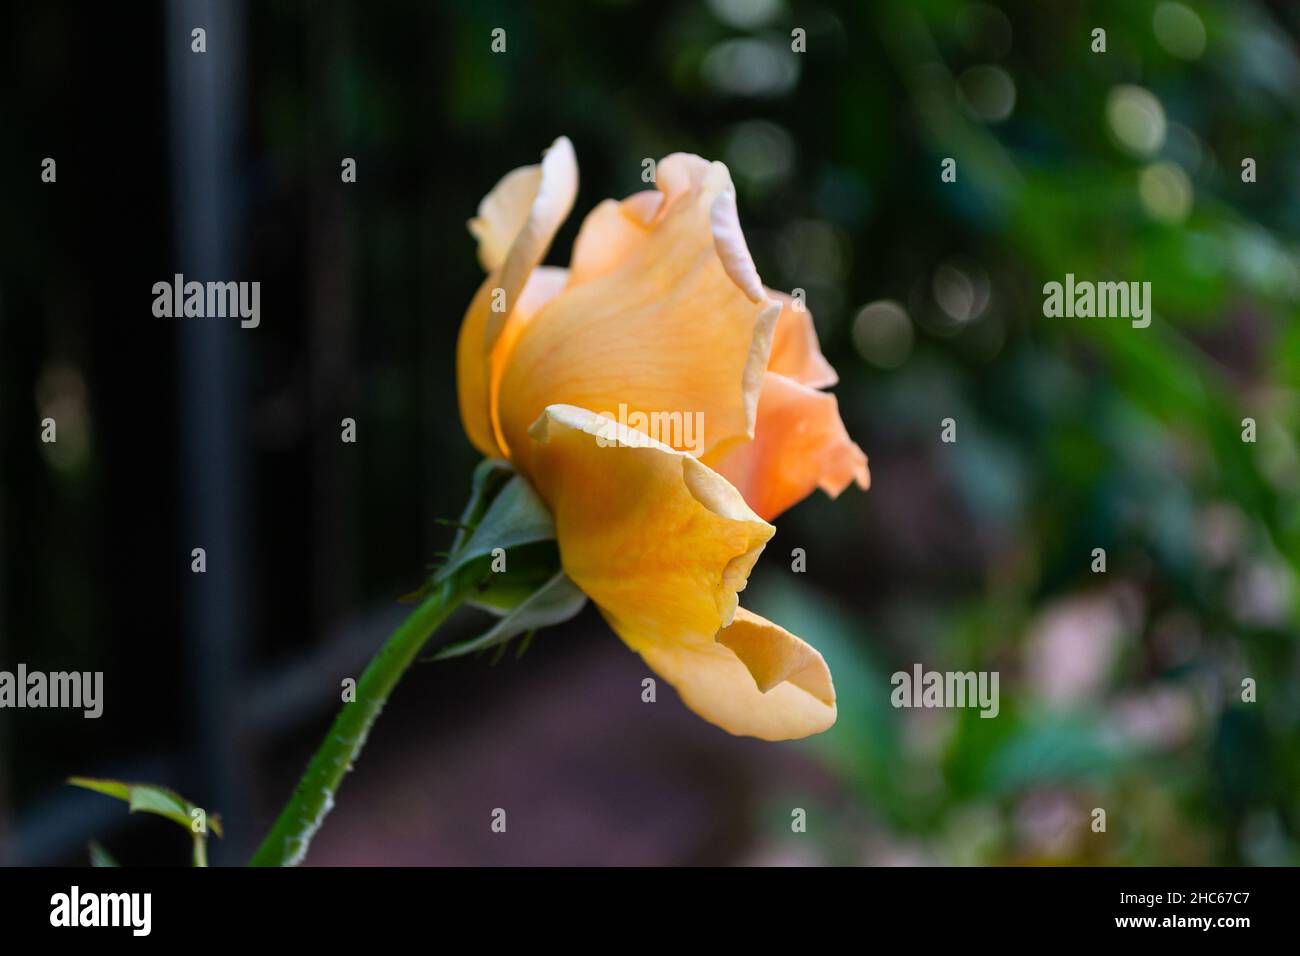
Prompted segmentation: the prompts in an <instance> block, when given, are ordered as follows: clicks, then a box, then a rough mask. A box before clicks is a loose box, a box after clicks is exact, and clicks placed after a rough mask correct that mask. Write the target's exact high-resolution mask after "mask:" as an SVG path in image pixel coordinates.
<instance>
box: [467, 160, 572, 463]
mask: <svg viewBox="0 0 1300 956" xmlns="http://www.w3.org/2000/svg"><path fill="white" fill-rule="evenodd" d="M577 191H578V164H577V160H576V159H575V158H574V155H573V146H572V144H570V143H569V141H568V140H567V139H566V138H565V137H563V136H561V137H560V138H559V139H557V140H556V141H555V142H554V143H553V144H552V145H551V148H550V149H549V150H547V151H546V154H545V155H544V156H543V158H542V162H541V165H539V166H528V167H524V168H522V169H517V170H515V171H514V172H512V173H509V174H507V175H506V176H505V177H504V178H503V179H502V180H501V181H500V182H499V183H498V184H497V186H496V187H495V188H494V189H493V190H492V192H490V193H489V194H488V195H487V197H486V198H485V199H484V200H483V202H482V203H481V204H480V205H479V215H478V217H477V218H475V219H472V220H470V223H469V228H470V232H472V233H473V234H474V235H475V237H477V238H478V240H479V261H480V262H481V263H482V264H483V266H484V268H487V269H489V270H490V271H489V274H488V277H487V278H486V279H485V280H484V282H483V285H482V286H480V287H479V290H478V293H477V294H476V295H475V296H474V300H473V301H472V302H471V303H470V307H469V309H468V311H466V313H465V317H464V319H463V320H462V321H461V327H460V337H459V339H458V341H457V344H456V380H457V392H458V396H459V399H460V415H461V422H462V423H463V424H464V426H465V433H466V434H467V435H468V436H469V439H470V441H471V442H473V444H474V446H475V447H476V448H478V449H479V451H481V452H483V454H485V455H488V456H492V457H504V449H503V448H502V447H501V444H500V441H499V438H498V435H497V429H496V425H495V415H494V411H493V402H492V397H493V394H494V384H495V379H497V378H499V371H500V363H501V357H502V356H504V351H505V350H504V349H501V350H500V354H497V353H498V346H499V339H500V338H501V336H502V333H503V331H504V329H505V328H506V327H507V325H508V324H509V322H510V321H511V317H512V315H513V314H514V313H516V312H518V311H519V307H520V305H521V303H523V302H524V297H525V295H526V294H527V292H528V285H529V281H530V278H531V277H532V275H533V272H534V270H535V269H536V268H537V266H538V264H539V263H540V262H541V261H542V259H543V257H545V255H546V251H547V249H548V248H549V247H550V244H551V240H552V239H554V238H555V233H556V231H557V230H558V229H559V228H560V224H561V223H563V222H564V219H565V217H567V216H568V214H569V210H570V209H572V208H573V200H574V198H575V196H576V195H577ZM544 284H545V280H543V285H544ZM497 290H500V294H499V295H498V294H497ZM551 291H552V292H553V291H555V290H553V289H552V290H551ZM540 298H541V295H540V294H535V295H534V302H535V305H534V309H535V307H536V305H540V304H541V302H540V301H537V300H538V299H540ZM498 304H501V305H503V306H504V308H502V309H501V310H499V311H498V310H496V309H494V306H495V305H498ZM507 338H508V340H509V341H513V339H514V338H515V335H514V334H512V335H510V336H508V337H507ZM494 366H495V368H496V373H497V374H496V375H494V372H493V369H494Z"/></svg>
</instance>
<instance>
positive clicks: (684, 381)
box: [457, 137, 868, 740]
mask: <svg viewBox="0 0 1300 956" xmlns="http://www.w3.org/2000/svg"><path fill="white" fill-rule="evenodd" d="M657 185H658V189H657V190H650V191H646V192H641V193H637V194H636V195H633V196H631V197H630V198H628V199H626V200H624V201H622V202H615V201H613V200H606V201H605V202H602V203H601V204H599V205H598V206H596V208H595V209H594V210H592V212H591V213H590V214H589V215H588V216H587V218H586V220H585V221H584V223H583V225H582V228H581V230H580V231H579V233H578V237H577V240H576V241H575V243H574V249H573V257H572V262H571V263H570V267H569V268H568V269H567V270H566V269H558V268H553V267H548V266H542V265H541V261H542V259H543V258H544V256H545V255H546V252H547V250H548V248H549V246H550V243H551V240H552V239H553V238H554V236H555V233H556V231H557V230H558V229H559V227H560V224H561V223H562V222H563V221H564V219H565V218H566V217H567V215H568V213H569V211H570V210H571V208H572V206H573V201H574V197H575V195H576V193H577V186H578V172H577V163H576V160H575V159H574V155H573V147H572V145H571V144H570V143H569V141H568V140H567V139H565V138H564V137H561V138H560V139H557V140H556V141H555V143H554V144H553V145H552V146H551V148H550V149H549V150H548V151H547V152H546V154H545V156H544V158H543V160H542V162H541V164H540V165H537V166H528V167H524V168H522V169H517V170H515V171H513V172H511V173H509V174H508V175H507V176H506V177H505V178H504V179H502V180H501V181H500V182H499V183H498V184H497V186H496V187H495V188H494V189H493V190H492V192H491V193H489V194H488V196H487V197H486V198H485V199H484V200H483V202H482V203H481V204H480V206H479V210H478V216H477V217H476V218H475V219H473V220H471V221H470V224H469V227H470V231H471V232H472V233H473V235H474V236H475V238H477V240H478V255H479V260H480V262H481V263H482V265H483V267H484V269H485V270H487V273H488V276H487V279H486V280H485V281H484V283H483V285H482V286H481V287H480V288H479V290H478V293H477V295H475V297H474V300H473V302H472V303H471V304H470V307H469V310H468V312H467V313H466V314H465V318H464V321H463V323H462V325H461V331H460V339H459V342H458V344H457V377H458V382H457V384H458V392H459V398H460V412H461V420H462V422H463V423H464V426H465V432H466V434H467V435H468V436H469V438H470V440H471V441H472V442H473V443H474V445H475V447H477V448H478V449H479V450H480V451H482V452H483V453H484V454H485V455H488V456H489V457H497V458H504V459H507V460H509V461H510V462H511V463H512V465H513V466H514V467H515V468H516V469H517V470H518V471H519V472H520V473H521V474H523V475H524V476H525V477H526V478H527V479H528V481H529V483H530V484H531V485H532V486H533V488H534V489H535V490H536V491H537V493H538V495H539V496H540V498H541V499H542V501H543V502H544V503H545V505H546V506H547V508H549V510H550V511H551V514H552V516H553V518H554V521H555V531H556V538H557V541H558V545H559V551H560V559H561V563H562V564H563V567H564V571H565V573H566V574H567V575H568V576H569V578H570V579H571V580H572V581H573V582H574V584H576V585H577V586H578V587H579V588H581V590H582V591H583V592H584V593H585V594H586V595H587V596H588V597H590V598H591V599H592V601H594V602H595V604H596V605H597V606H598V607H599V608H600V611H601V613H602V614H603V615H604V616H605V618H606V620H608V621H609V623H610V625H611V626H612V627H613V629H614V630H615V632H616V633H617V634H618V635H619V637H621V638H622V639H623V640H624V641H625V642H626V643H627V644H628V646H630V647H631V648H632V649H633V650H635V651H637V652H638V653H639V654H641V656H642V657H643V658H644V659H645V661H646V663H647V664H648V665H649V666H650V667H651V668H653V669H654V670H655V671H656V672H657V673H658V674H660V675H661V676H662V677H664V678H665V679H666V680H668V681H669V682H670V683H671V684H672V685H673V686H674V687H675V688H677V691H678V693H680V694H681V696H682V699H683V700H684V701H685V702H686V704H687V705H688V706H689V707H691V709H693V710H694V711H695V712H696V713H698V714H699V715H700V716H702V717H704V718H705V719H706V720H709V721H711V722H713V723H715V724H717V725H718V726H720V727H722V728H724V729H725V730H728V731H730V732H731V733H734V734H748V735H752V736H756V737H762V738H764V739H767V740H783V739H788V738H794V737H803V736H807V735H808V734H813V733H817V732H819V731H822V730H825V729H826V728H827V727H829V726H831V724H833V723H834V722H835V690H834V687H833V686H832V683H831V676H830V671H829V670H828V669H827V667H826V663H825V661H824V660H823V659H822V656H821V655H820V654H819V653H818V652H817V651H816V650H815V649H813V648H812V647H811V646H809V645H808V644H806V643H804V642H803V641H801V640H800V639H799V638H797V637H795V636H794V635H793V634H791V633H789V632H788V631H786V630H784V629H782V628H780V627H778V626H777V625H775V624H772V623H771V622H769V621H766V620H764V619H763V618H761V617H759V616H757V615H755V614H751V613H749V612H748V611H745V610H744V609H743V608H740V607H738V602H737V594H738V592H739V591H741V590H742V589H743V588H744V586H745V583H746V580H747V579H748V576H749V572H750V569H751V568H752V567H753V566H754V563H755V562H756V561H757V560H758V555H759V553H760V552H761V551H762V549H763V546H764V544H765V543H766V542H767V540H768V539H769V538H770V537H771V536H772V534H773V532H774V530H775V529H774V528H773V527H772V526H771V525H770V524H769V523H768V519H770V518H773V517H775V516H776V515H777V514H779V513H780V512H782V511H784V510H785V509H786V508H788V507H790V506H791V505H793V504H795V503H796V502H798V501H800V500H802V499H803V498H804V497H806V496H807V495H808V494H809V493H811V491H812V489H813V488H815V487H820V488H822V489H823V490H825V491H826V492H827V493H828V494H830V495H832V496H834V495H837V494H838V493H839V492H840V491H842V490H843V489H844V488H845V487H847V486H848V484H849V483H850V482H854V481H856V482H857V483H858V485H859V486H861V487H863V488H866V487H867V484H868V473H867V459H866V456H865V455H864V454H863V453H862V451H861V449H859V448H858V446H857V445H855V444H854V443H853V442H852V441H851V440H850V439H849V437H848V435H847V433H846V432H845V430H844V425H843V423H842V422H841V421H840V417H839V411H838V407H837V405H836V402H835V399H834V397H833V396H831V395H829V394H827V393H825V392H821V391H819V390H818V389H819V388H821V387H824V386H827V385H831V384H833V383H834V382H835V372H834V370H833V369H832V368H831V367H830V365H829V364H828V363H827V361H826V359H825V358H824V357H823V356H822V354H821V352H820V350H819V348H818V345H817V337H816V333H815V331H814V330H813V326H812V319H811V316H810V315H809V314H808V312H807V311H806V310H802V309H801V308H798V307H797V306H796V304H795V303H794V302H793V301H792V300H791V299H789V298H788V297H786V296H783V295H781V294H779V293H773V292H769V291H768V290H767V289H765V288H764V286H763V284H762V282H761V281H760V279H759V277H758V272H757V270H756V269H755V268H754V263H753V260H752V259H751V257H750V255H749V250H748V249H747V247H746V245H745V240H744V236H743V234H742V232H741V229H740V222H739V218H738V216H737V212H736V200H735V190H734V188H733V187H732V183H731V177H730V174H729V173H728V172H727V168H726V167H725V166H723V165H722V164H721V163H716V162H715V163H710V162H707V161H706V160H703V159H701V158H700V157H698V156H691V155H686V154H682V153H675V154H673V155H671V156H668V157H666V158H665V159H663V160H662V161H660V163H659V164H658V166H657ZM615 410H617V411H615ZM684 416H690V420H692V421H700V422H702V423H703V425H704V431H703V433H702V434H692V435H689V436H688V435H687V432H686V430H683V429H680V428H676V427H674V428H670V429H668V430H667V433H666V434H654V433H653V432H654V431H655V429H653V428H651V429H647V430H642V429H639V428H637V427H636V423H638V422H650V423H656V424H658V423H664V422H670V421H671V422H673V423H680V422H681V421H682V420H683V417H684ZM616 417H617V420H615V418H616Z"/></svg>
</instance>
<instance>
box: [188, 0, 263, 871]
mask: <svg viewBox="0 0 1300 956" xmlns="http://www.w3.org/2000/svg"><path fill="white" fill-rule="evenodd" d="M243 14H244V7H243V4H242V3H240V2H237V0H230V2H211V0H169V2H168V3H167V6H166V14H165V19H164V24H163V42H164V43H165V44H166V45H167V60H166V63H167V83H168V109H169V116H170V122H169V125H170V133H171V159H172V166H173V180H172V181H173V190H174V192H173V207H172V208H173V218H174V226H175V240H176V271H177V272H182V273H184V275H185V277H186V279H187V280H191V279H192V280H197V281H209V280H212V281H252V280H254V279H256V278H257V277H256V276H245V275H242V274H238V270H239V269H240V268H242V267H243V266H244V263H243V262H242V261H241V257H240V255H239V254H238V253H239V242H240V221H239V220H240V206H241V195H240V185H239V175H238V164H239V155H240V152H239V147H240V144H241V142H242V138H243V131H244V124H243V114H244V101H243V91H244V83H243V80H244V76H243V70H244V62H243V58H244V55H245V51H244V22H243ZM199 27H201V28H203V29H204V30H206V31H207V52H205V53H195V52H193V51H192V49H191V31H192V30H194V29H195V28H199ZM263 301H265V297H264V298H263ZM176 322H177V338H178V352H177V361H178V363H179V374H178V376H177V379H178V388H179V396H178V400H179V401H178V404H179V414H178V420H179V422H180V426H181V432H182V433H181V436H180V446H181V475H180V479H181V484H182V487H181V495H180V500H181V513H182V522H181V527H182V529H183V534H184V535H185V540H184V542H182V548H181V551H180V553H179V554H178V555H177V561H179V562H183V564H184V570H185V583H186V590H185V607H184V613H183V617H182V620H183V622H184V626H185V629H186V633H185V639H186V642H187V644H188V646H189V648H190V651H191V653H190V656H189V662H190V675H189V676H190V695H191V698H190V699H191V701H192V702H193V711H192V716H193V720H194V724H193V738H192V747H193V757H194V760H195V761H196V763H195V768H196V770H197V771H198V781H197V782H198V789H197V790H196V792H194V793H192V794H189V797H190V799H192V800H194V801H195V802H197V803H200V804H205V805H206V806H208V807H210V808H212V809H213V810H214V811H219V812H221V814H222V816H223V818H224V820H225V823H226V833H227V838H226V839H225V840H213V841H210V851H209V852H210V855H211V857H212V862H213V863H222V862H226V863H229V862H234V861H235V860H237V859H239V860H242V859H243V857H244V854H245V851H246V848H247V846H248V844H249V843H250V842H251V834H249V832H248V825H249V812H248V804H247V798H246V792H247V791H246V784H245V783H244V781H245V779H246V777H245V774H244V773H243V767H242V766H241V764H242V760H243V758H242V756H241V752H240V745H239V740H238V736H237V734H236V731H235V727H236V722H235V720H234V715H235V713H236V712H237V709H238V706H239V699H238V697H239V691H240V684H239V680H240V676H241V675H240V671H239V667H240V664H241V663H242V658H243V654H242V650H243V646H244V636H245V632H246V628H247V625H248V617H249V614H248V591H247V569H248V563H247V557H248V547H247V544H248V542H247V526H246V523H247V519H248V507H247V502H246V499H245V492H244V489H245V487H246V485H245V479H246V450H247V448H248V447H249V444H248V442H249V432H248V428H247V414H246V399H245V394H244V393H245V389H244V379H243V369H242V362H241V358H242V353H243V352H244V351H245V348H246V343H245V341H244V340H243V339H241V336H253V335H256V334H257V330H256V329H243V328H241V327H240V323H239V320H238V319H237V318H224V319H223V318H213V317H208V318H188V319H187V318H179V319H177V320H176ZM196 547H201V548H204V549H206V553H207V573H206V574H191V573H190V568H189V564H190V552H191V550H192V549H193V548H196Z"/></svg>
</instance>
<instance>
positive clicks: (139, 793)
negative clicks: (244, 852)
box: [68, 777, 221, 836]
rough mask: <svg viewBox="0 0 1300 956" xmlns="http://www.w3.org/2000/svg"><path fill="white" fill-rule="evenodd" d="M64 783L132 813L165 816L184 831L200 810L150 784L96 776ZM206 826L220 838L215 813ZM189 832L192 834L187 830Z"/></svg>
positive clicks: (219, 823) (165, 789) (182, 798)
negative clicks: (110, 799) (119, 803)
mask: <svg viewBox="0 0 1300 956" xmlns="http://www.w3.org/2000/svg"><path fill="white" fill-rule="evenodd" d="M68 783H70V784H72V785H73V786H74V787H84V788H85V789H87V790H94V791H95V792H96V793H102V794H104V795H105V796H109V797H115V798H116V799H118V800H121V801H123V802H124V803H126V804H127V806H128V807H130V810H131V812H132V813H135V812H136V811H137V810H139V811H141V812H143V813H153V814H157V815H158V816H160V817H166V818H167V819H168V820H171V821H172V822H173V823H178V824H180V825H181V826H183V827H184V828H185V829H186V830H190V829H191V824H192V823H193V822H194V818H193V817H192V816H191V814H192V813H193V811H195V810H197V809H201V808H199V807H196V806H195V805H194V804H192V803H190V802H189V801H188V800H186V799H185V798H184V797H182V796H181V795H180V794H178V793H176V791H174V790H168V789H167V788H166V787H159V786H156V785H154V784H151V783H124V782H123V781H121V780H106V779H103V778H98V777H69V778H68ZM204 813H205V814H206V816H207V824H208V826H209V827H210V828H211V829H212V832H213V833H215V834H216V835H217V836H221V818H220V817H219V816H217V814H215V813H211V814H209V813H207V811H204ZM191 832H192V831H191Z"/></svg>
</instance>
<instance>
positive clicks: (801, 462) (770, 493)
mask: <svg viewBox="0 0 1300 956" xmlns="http://www.w3.org/2000/svg"><path fill="white" fill-rule="evenodd" d="M718 458H719V460H717V461H715V460H714V459H713V456H710V457H708V458H706V461H707V462H708V464H710V465H712V466H713V467H714V468H716V469H717V471H718V473H719V474H721V475H722V476H723V477H724V478H726V479H727V480H728V481H730V482H731V483H732V484H733V485H735V486H736V488H737V489H739V491H740V493H741V494H742V495H744V496H745V501H746V502H748V503H749V506H750V507H751V508H753V509H754V511H755V512H756V513H757V514H759V515H760V516H761V517H762V518H763V519H764V520H765V521H771V520H772V519H773V518H775V517H776V516H777V515H779V514H780V513H781V512H783V511H785V510H786V509H787V508H789V507H790V506H792V505H795V504H797V503H798V502H800V501H802V500H803V499H804V498H806V497H808V495H810V494H811V493H812V491H813V489H814V488H821V489H822V490H823V491H825V492H826V494H828V495H830V496H831V497H832V498H834V497H836V496H838V495H839V493H840V492H842V491H843V490H844V489H845V488H847V487H848V486H849V484H850V483H852V482H857V484H858V487H860V488H862V489H864V490H865V489H866V488H867V487H868V486H869V485H870V483H871V475H870V473H869V472H868V470H867V456H866V455H865V454H863V452H862V449H861V448H859V447H858V446H857V445H856V444H854V442H853V440H852V439H851V438H849V434H848V432H847V431H846V430H845V428H844V422H843V421H842V420H841V419H840V412H839V403H838V402H837V401H836V399H835V396H834V395H831V394H830V393H828V392H819V391H817V390H816V389H814V388H809V387H808V386H807V385H801V384H800V383H798V382H796V381H793V380H792V379H789V378H786V377H785V376H784V375H777V374H776V373H774V372H768V373H767V375H766V377H765V378H764V379H763V392H762V395H761V396H760V397H759V402H758V422H757V424H756V425H755V428H754V440H753V441H750V442H747V443H745V444H743V445H740V446H737V447H735V448H733V449H730V450H728V451H726V452H725V453H724V454H722V455H721V456H718Z"/></svg>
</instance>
